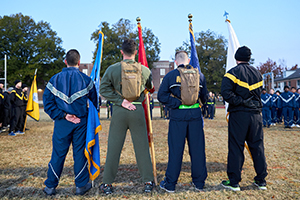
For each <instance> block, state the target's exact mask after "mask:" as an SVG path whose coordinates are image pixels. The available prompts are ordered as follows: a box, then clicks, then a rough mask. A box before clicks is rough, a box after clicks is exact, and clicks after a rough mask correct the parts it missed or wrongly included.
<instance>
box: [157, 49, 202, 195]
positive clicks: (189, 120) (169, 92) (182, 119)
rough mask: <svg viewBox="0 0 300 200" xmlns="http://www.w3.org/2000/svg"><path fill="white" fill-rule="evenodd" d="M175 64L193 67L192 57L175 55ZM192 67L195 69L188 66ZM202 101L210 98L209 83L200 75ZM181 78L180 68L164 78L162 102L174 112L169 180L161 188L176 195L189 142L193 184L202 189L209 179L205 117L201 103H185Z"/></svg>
mask: <svg viewBox="0 0 300 200" xmlns="http://www.w3.org/2000/svg"><path fill="white" fill-rule="evenodd" d="M175 63H176V64H177V66H178V68H180V67H184V66H187V65H188V64H189V58H188V54H187V53H186V52H185V51H178V52H176V54H175ZM188 67H191V66H188ZM199 81H200V91H199V95H198V96H199V99H200V100H201V102H202V103H204V102H205V101H206V98H207V88H206V80H205V77H204V75H203V74H202V73H200V80H199ZM180 86H181V78H180V72H179V71H178V70H177V69H174V70H172V71H170V72H169V73H168V74H167V75H166V76H165V77H164V79H163V81H162V83H161V85H160V88H159V91H158V96H157V97H158V100H159V101H160V102H161V103H163V104H164V105H166V106H167V107H168V108H169V109H170V122H169V132H168V146H169V161H168V167H167V171H166V174H165V179H164V180H163V181H161V183H160V187H161V188H162V189H164V190H165V191H167V192H174V191H175V186H176V184H177V180H178V177H179V174H180V170H181V164H182V156H183V151H184V146H185V140H186V139H187V142H188V146H189V154H190V157H191V163H192V167H191V171H192V174H191V176H192V182H193V184H194V186H195V189H196V190H202V189H203V186H204V183H205V179H206V177H207V169H206V158H205V141H204V131H203V118H202V113H201V108H200V107H199V103H200V102H197V103H196V104H194V105H192V106H186V105H182V103H181V90H180Z"/></svg>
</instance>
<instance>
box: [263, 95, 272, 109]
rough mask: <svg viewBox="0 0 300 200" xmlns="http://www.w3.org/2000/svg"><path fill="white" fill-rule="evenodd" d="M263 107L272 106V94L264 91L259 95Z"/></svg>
mask: <svg viewBox="0 0 300 200" xmlns="http://www.w3.org/2000/svg"><path fill="white" fill-rule="evenodd" d="M260 98H261V102H262V105H263V108H271V107H272V106H273V102H272V95H270V94H268V93H266V94H261V95H260Z"/></svg>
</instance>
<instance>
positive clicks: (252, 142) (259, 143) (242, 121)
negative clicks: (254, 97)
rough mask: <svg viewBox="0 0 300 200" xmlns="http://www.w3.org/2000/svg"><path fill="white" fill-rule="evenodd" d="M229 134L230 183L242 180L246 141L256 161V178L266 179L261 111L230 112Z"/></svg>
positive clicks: (228, 165)
mask: <svg viewBox="0 0 300 200" xmlns="http://www.w3.org/2000/svg"><path fill="white" fill-rule="evenodd" d="M228 134H229V135H228V149H229V152H228V160H227V175H228V178H229V180H230V183H232V184H237V183H239V182H240V181H241V171H242V167H243V164H244V147H245V141H246V142H247V144H248V146H249V149H250V152H251V154H252V158H253V162H254V169H255V172H256V177H254V180H256V181H260V182H263V181H265V177H266V176H267V175H268V173H267V163H266V158H265V153H264V141H263V138H264V136H263V129H262V116H261V115H260V114H259V113H249V112H241V111H239V112H232V113H230V115H229V125H228Z"/></svg>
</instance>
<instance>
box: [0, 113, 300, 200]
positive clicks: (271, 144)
mask: <svg viewBox="0 0 300 200" xmlns="http://www.w3.org/2000/svg"><path fill="white" fill-rule="evenodd" d="M224 112H225V110H224V109H217V114H216V115H217V116H216V119H215V120H205V126H204V131H205V142H206V160H207V169H208V177H207V180H206V186H205V190H204V192H196V191H195V190H194V188H193V187H191V186H190V182H191V177H190V158H189V155H188V148H187V146H186V148H185V152H184V157H183V165H182V171H181V174H180V177H179V180H178V184H177V186H176V192H175V193H174V194H168V193H166V192H164V191H162V190H161V189H160V188H159V187H156V189H155V190H154V191H153V192H152V193H151V194H145V193H143V192H142V189H143V183H142V180H141V178H140V175H139V172H138V169H137V166H136V160H135V156H134V150H133V145H132V142H131V137H130V133H129V132H128V135H127V137H126V142H125V144H124V148H123V151H122V155H121V160H120V166H119V171H118V174H117V177H116V179H115V183H114V184H113V186H114V187H115V192H114V194H113V195H109V196H106V195H103V194H101V193H99V189H98V186H99V185H100V184H101V181H102V173H101V175H100V176H99V177H98V178H97V179H96V181H95V185H96V186H97V187H95V188H92V189H91V190H90V191H89V192H88V193H87V194H86V195H84V196H80V197H78V196H75V195H74V193H75V185H74V174H73V157H72V148H70V152H69V154H68V156H67V158H66V162H65V165H64V171H63V173H62V176H61V179H60V183H59V186H58V187H57V194H56V195H55V196H53V197H52V198H54V199H67V198H68V199H104V198H108V199H300V194H299V193H300V147H299V144H300V143H299V137H300V129H296V128H294V129H292V130H285V129H284V128H283V125H279V126H276V127H271V128H268V129H267V128H266V129H264V136H265V153H266V158H267V164H268V173H269V175H268V176H267V184H268V185H267V187H268V190H267V191H260V190H257V189H256V187H254V186H253V185H252V182H253V177H254V176H255V171H254V168H253V164H252V160H251V158H250V156H249V155H248V152H246V151H245V155H246V156H245V163H244V167H243V172H242V181H241V183H240V186H241V190H242V191H241V192H233V191H228V190H224V189H223V187H222V186H220V182H221V181H222V180H224V179H226V177H227V175H226V164H227V122H226V121H225V119H224V115H225V113H224ZM101 123H102V126H103V130H102V131H101V132H100V148H101V149H100V155H101V170H102V171H103V166H104V164H105V157H106V146H107V137H108V129H109V123H110V121H109V120H102V121H101ZM28 128H30V130H29V131H27V132H26V134H25V135H18V136H16V137H10V136H7V132H5V133H1V134H0V198H1V199H41V198H44V199H46V198H48V197H46V196H45V195H44V193H43V192H42V189H43V187H44V184H43V182H44V181H45V179H46V176H47V165H48V162H49V161H50V157H51V150H52V146H51V145H52V144H51V138H52V131H53V122H52V121H49V120H43V121H40V122H34V121H29V122H28ZM153 129H154V131H153V132H154V143H155V152H156V161H157V173H158V181H160V180H162V179H163V177H164V173H165V170H166V167H167V162H168V146H167V131H168V121H167V120H160V119H155V120H153Z"/></svg>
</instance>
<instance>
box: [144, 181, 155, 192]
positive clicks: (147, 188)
mask: <svg viewBox="0 0 300 200" xmlns="http://www.w3.org/2000/svg"><path fill="white" fill-rule="evenodd" d="M153 186H154V184H153V182H152V181H150V182H146V183H145V187H144V192H152V190H153Z"/></svg>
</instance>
